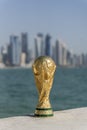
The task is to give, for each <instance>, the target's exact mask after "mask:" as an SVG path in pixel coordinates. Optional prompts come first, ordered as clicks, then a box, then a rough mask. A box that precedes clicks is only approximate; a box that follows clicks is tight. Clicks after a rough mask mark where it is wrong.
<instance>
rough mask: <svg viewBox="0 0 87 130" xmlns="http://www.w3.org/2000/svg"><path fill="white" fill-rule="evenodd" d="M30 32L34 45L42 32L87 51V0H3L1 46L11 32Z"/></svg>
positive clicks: (0, 31)
mask: <svg viewBox="0 0 87 130" xmlns="http://www.w3.org/2000/svg"><path fill="white" fill-rule="evenodd" d="M20 32H28V35H29V44H30V47H32V48H34V40H33V39H34V37H35V36H36V34H37V33H38V32H41V33H43V34H44V35H46V34H47V33H49V34H50V35H51V36H52V38H51V42H52V44H53V45H54V44H55V40H56V39H61V40H63V42H65V43H66V45H67V46H68V47H69V48H70V49H72V50H73V51H74V53H78V54H79V53H82V52H84V53H86V52H87V36H86V34H87V1H86V0H73V1H71V0H66V1H64V0H51V1H50V0H46V1H40V0H18V1H17V0H13V1H11V0H0V46H1V45H3V44H7V43H8V42H9V39H8V38H9V35H11V34H16V35H19V34H20Z"/></svg>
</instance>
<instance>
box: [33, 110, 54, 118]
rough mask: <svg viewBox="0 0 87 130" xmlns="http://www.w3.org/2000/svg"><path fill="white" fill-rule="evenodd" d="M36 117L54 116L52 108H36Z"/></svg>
mask: <svg viewBox="0 0 87 130" xmlns="http://www.w3.org/2000/svg"><path fill="white" fill-rule="evenodd" d="M34 115H35V116H37V117H49V116H53V111H52V108H36V110H35V114H34Z"/></svg>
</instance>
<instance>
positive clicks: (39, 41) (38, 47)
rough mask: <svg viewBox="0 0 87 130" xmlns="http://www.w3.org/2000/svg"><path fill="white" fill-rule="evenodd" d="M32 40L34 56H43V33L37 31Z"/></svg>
mask: <svg viewBox="0 0 87 130" xmlns="http://www.w3.org/2000/svg"><path fill="white" fill-rule="evenodd" d="M34 41H35V58H37V57H38V56H43V55H44V42H43V34H42V33H38V34H37V35H36V37H35V39H34Z"/></svg>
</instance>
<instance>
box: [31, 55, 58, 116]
mask: <svg viewBox="0 0 87 130" xmlns="http://www.w3.org/2000/svg"><path fill="white" fill-rule="evenodd" d="M32 69H33V72H34V77H35V83H36V86H37V89H38V93H39V100H38V105H37V107H36V110H35V116H39V117H41V116H43V117H44V116H53V111H52V107H51V104H50V102H49V95H50V90H51V88H52V83H53V78H54V72H55V69H56V65H55V63H54V61H53V60H52V59H51V58H50V57H48V56H40V57H38V58H37V59H36V60H35V62H34V63H33V66H32Z"/></svg>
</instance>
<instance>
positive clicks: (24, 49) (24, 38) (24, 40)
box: [21, 33, 28, 54]
mask: <svg viewBox="0 0 87 130" xmlns="http://www.w3.org/2000/svg"><path fill="white" fill-rule="evenodd" d="M21 43H22V52H24V53H26V54H27V52H28V34H27V33H22V34H21Z"/></svg>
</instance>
